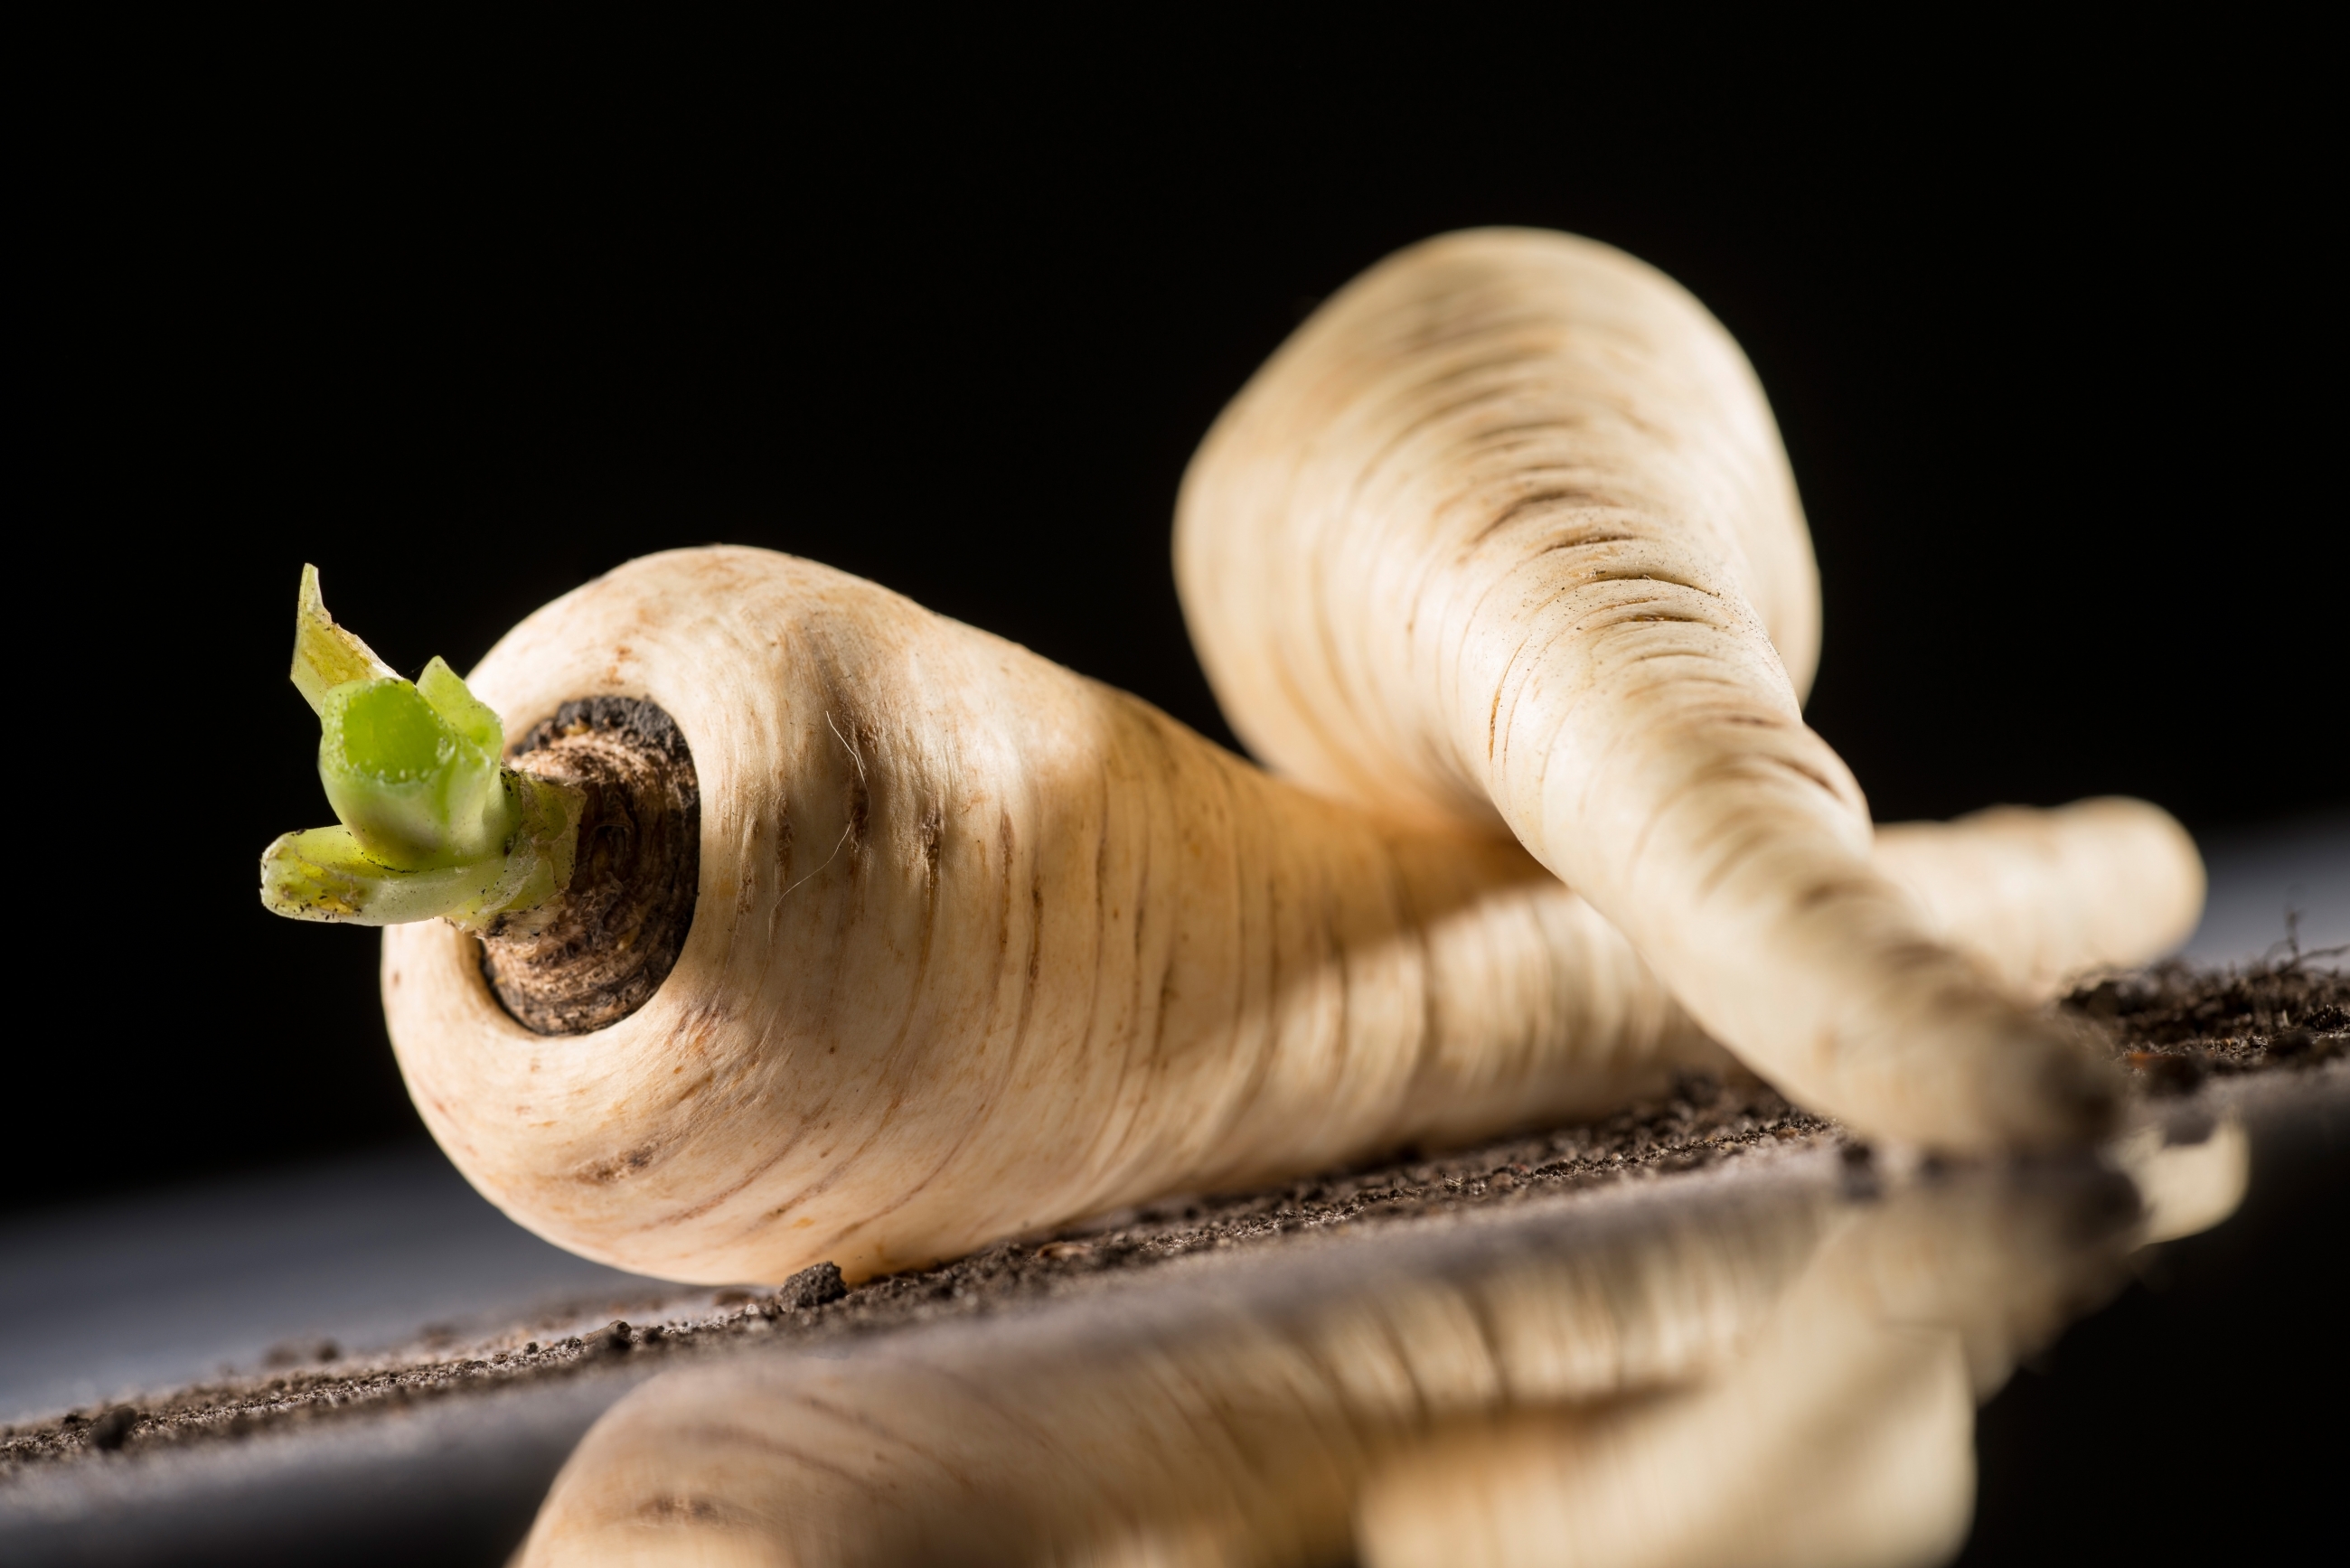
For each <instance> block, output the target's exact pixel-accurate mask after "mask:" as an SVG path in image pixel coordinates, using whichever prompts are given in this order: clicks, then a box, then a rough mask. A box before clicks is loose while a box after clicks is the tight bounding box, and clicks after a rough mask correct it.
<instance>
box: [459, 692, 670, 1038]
mask: <svg viewBox="0 0 2350 1568" xmlns="http://www.w3.org/2000/svg"><path fill="white" fill-rule="evenodd" d="M513 760H514V762H515V765H516V766H518V767H521V768H524V769H525V770H526V771H528V772H531V773H535V774H540V775H541V776H543V777H546V778H551V779H557V780H560V781H561V782H563V783H565V784H571V785H573V786H575V787H576V788H577V789H578V790H579V791H580V792H581V794H582V795H583V796H584V797H585V804H584V805H583V807H582V810H581V814H580V819H579V844H578V850H577V859H576V860H575V861H574V863H573V869H572V874H571V885H570V887H569V888H568V889H567V891H566V892H565V893H564V895H563V897H562V898H560V899H558V900H556V902H555V903H553V904H550V905H548V906H546V907H545V908H544V909H539V910H534V911H532V912H531V913H530V914H529V915H526V916H518V917H512V918H509V919H505V920H502V921H500V922H499V924H498V926H497V927H496V928H494V929H492V930H491V931H490V933H489V934H488V935H487V936H486V937H484V940H483V942H482V973H483V976H484V978H485V979H487V980H488V981H489V982H490V989H491V990H492V991H493V992H495V993H496V994H497V998H498V1000H499V1002H502V1003H504V1006H505V1010H506V1012H509V1013H511V1014H512V1015H513V1016H514V1018H515V1022H516V1023H520V1024H522V1026H523V1027H524V1028H525V1029H528V1030H531V1031H532V1032H534V1033H539V1034H584V1033H587V1032H588V1031H589V1030H593V1029H601V1028H604V1027H605V1026H606V1025H608V1024H612V1023H619V1021H620V1020H621V1019H623V1018H626V1017H627V1016H628V1015H629V1014H630V1013H631V1012H635V1011H636V1010H637V1009H638V1008H639V1007H642V1006H643V1005H644V1004H645V1003H646V1002H648V1001H650V999H651V997H652V994H653V992H656V991H658V990H660V982H661V981H664V980H666V979H667V978H669V971H671V969H672V968H674V967H675V966H676V963H677V955H678V954H679V953H680V952H681V951H683V950H684V948H685V938H686V933H687V932H688V931H690V930H691V929H692V928H693V905H694V898H695V895H696V893H697V891H698V888H699V884H700V881H701V876H702V786H701V781H700V779H699V778H698V776H697V775H696V774H695V773H694V771H693V753H692V752H691V750H690V749H689V748H688V747H687V745H686V743H685V735H684V733H683V732H681V731H680V730H679V729H678V727H677V722H676V721H674V720H672V719H671V717H670V716H669V714H668V713H666V712H665V711H662V710H661V709H660V708H659V707H657V706H655V705H654V704H652V703H650V702H646V701H639V700H638V699H636V698H633V697H590V698H588V699H587V700H586V701H578V702H566V703H565V704H564V705H563V706H562V707H561V708H559V709H557V710H556V714H555V717H554V718H552V719H549V720H547V721H546V722H543V723H541V724H539V725H538V726H537V727H536V728H535V729H533V730H532V731H531V732H530V733H529V734H528V735H527V736H525V738H524V739H523V741H522V742H521V743H520V744H519V745H517V746H515V748H514V749H513Z"/></svg>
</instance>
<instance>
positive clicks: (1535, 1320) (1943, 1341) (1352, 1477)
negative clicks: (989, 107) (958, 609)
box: [521, 1150, 2241, 1568]
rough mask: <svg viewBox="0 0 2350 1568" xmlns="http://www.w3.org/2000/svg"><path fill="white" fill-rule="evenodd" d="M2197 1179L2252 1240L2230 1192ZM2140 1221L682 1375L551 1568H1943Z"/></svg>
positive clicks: (1901, 1242)
mask: <svg viewBox="0 0 2350 1568" xmlns="http://www.w3.org/2000/svg"><path fill="white" fill-rule="evenodd" d="M2144 1152H2145V1153H2146V1154H2147V1156H2148V1157H2149V1158H2143V1159H2141V1161H2140V1162H2139V1163H2140V1168H2141V1172H2142V1174H2144V1173H2145V1172H2147V1171H2149V1170H2153V1169H2155V1168H2159V1167H2160V1166H2162V1165H2163V1164H2164V1163H2165V1161H2167V1160H2168V1159H2169V1158H2171V1156H2172V1155H2173V1154H2176V1153H2179V1152H2181V1151H2161V1152H2160V1153H2159V1154H2156V1153H2155V1152H2154V1151H2152V1150H2148V1151H2144ZM2185 1153H2186V1154H2187V1156H2188V1165H2189V1166H2191V1167H2192V1168H2193V1169H2192V1170H2182V1171H2181V1172H2179V1173H2178V1174H2180V1175H2182V1176H2187V1177H2190V1178H2198V1179H2199V1180H2200V1182H2201V1185H2202V1186H2204V1187H2206V1188H2209V1189H2210V1190H2209V1191H2206V1192H2204V1193H2203V1194H2202V1195H2201V1196H2200V1197H2199V1198H2198V1199H2196V1201H2195V1204H2194V1205H2193V1206H2194V1207H2195V1208H2197V1210H2199V1212H2201V1213H2204V1214H2207V1215H2217V1214H2218V1213H2220V1212H2221V1211H2223V1209H2224V1201H2223V1200H2224V1199H2226V1198H2227V1197H2228V1196H2229V1195H2230V1194H2231V1193H2232V1192H2234V1191H2239V1190H2241V1187H2240V1185H2239V1186H2234V1187H2230V1186H2229V1185H2228V1182H2227V1180H2226V1179H2225V1178H2224V1175H2222V1176H2221V1177H2220V1178H2219V1179H2217V1182H2216V1185H2215V1184H2214V1178H2213V1176H2212V1172H2214V1171H2215V1170H2218V1169H2219V1167H2220V1166H2221V1165H2224V1164H2225V1163H2226V1162H2225V1161H2224V1160H2222V1161H2218V1162H2215V1161H2213V1160H2211V1159H2209V1158H2203V1157H2200V1156H2197V1155H2195V1154H2194V1152H2193V1151H2185ZM2239 1180H2240V1175H2239ZM2174 1185H2176V1184H2174ZM1716 1201H1717V1204H1719V1199H1717V1200H1716ZM2131 1217H2132V1214H2131V1203H2130V1196H2129V1191H2128V1188H2127V1185H2126V1183H2124V1182H2122V1181H2120V1180H2119V1179H2116V1178H2113V1177H2110V1176H2108V1175H2106V1174H2105V1173H2103V1172H2101V1171H2097V1170H2095V1169H2089V1168H2083V1169H2080V1170H2077V1171H2075V1172H2074V1173H2072V1174H2071V1175H2069V1176H2068V1175H2065V1174H2064V1173H2061V1172H2060V1173H2055V1174H2054V1175H2053V1176H2046V1177H2045V1179H2040V1180H2036V1181H2035V1182H2034V1183H2033V1184H2032V1185H2028V1186H2026V1185H2006V1184H2002V1182H2001V1181H2000V1180H1999V1179H1995V1178H1992V1179H1956V1180H1952V1181H1950V1182H1948V1183H1946V1184H1944V1185H1941V1186H1939V1187H1934V1188H1929V1189H1912V1190H1908V1191H1903V1192H1898V1193H1896V1194H1895V1195H1893V1196H1892V1197H1891V1198H1889V1199H1887V1200H1885V1201H1883V1202H1881V1203H1877V1204H1873V1205H1866V1206H1861V1207H1844V1208H1841V1209H1839V1207H1838V1206H1837V1205H1836V1204H1835V1203H1834V1201H1833V1200H1832V1199H1828V1198H1827V1197H1826V1196H1825V1194H1824V1193H1822V1192H1820V1191H1819V1190H1818V1189H1798V1188H1790V1187H1784V1186H1782V1187H1779V1188H1777V1189H1773V1190H1767V1191H1764V1192H1763V1193H1759V1194H1749V1195H1748V1196H1747V1197H1746V1198H1745V1199H1742V1201H1740V1202H1739V1203H1738V1204H1736V1205H1735V1206H1731V1205H1726V1204H1720V1205H1719V1206H1717V1207H1712V1208H1710V1209H1709V1208H1704V1207H1692V1208H1691V1209H1690V1210H1681V1211H1675V1210H1669V1209H1664V1208H1661V1207H1658V1206H1648V1205H1643V1206H1640V1207H1639V1208H1638V1209H1637V1210H1633V1211H1632V1212H1630V1213H1629V1214H1627V1215H1626V1216H1624V1219H1625V1220H1628V1221H1629V1222H1628V1223H1626V1224H1623V1225H1620V1226H1619V1227H1617V1228H1612V1229H1600V1228H1596V1227H1594V1226H1592V1225H1590V1224H1589V1222H1588V1218H1587V1217H1586V1220H1585V1222H1584V1223H1582V1224H1579V1225H1578V1224H1577V1223H1576V1222H1575V1220H1574V1219H1573V1218H1572V1217H1570V1218H1567V1219H1565V1220H1562V1219H1561V1218H1560V1217H1557V1216H1555V1215H1554V1216H1551V1217H1547V1218H1545V1217H1543V1216H1540V1215H1536V1216H1531V1217H1520V1218H1518V1219H1516V1220H1510V1221H1507V1222H1503V1223H1497V1224H1489V1225H1485V1226H1482V1227H1477V1228H1473V1229H1463V1230H1461V1231H1453V1232H1451V1233H1449V1234H1442V1235H1439V1236H1436V1237H1432V1238H1430V1237H1419V1238H1410V1237H1404V1238H1388V1239H1382V1240H1381V1241H1378V1242H1376V1243H1361V1244H1353V1245H1342V1246H1339V1247H1336V1248H1333V1249H1331V1250H1329V1251H1324V1252H1321V1253H1309V1254H1305V1255H1304V1256H1303V1257H1284V1258H1283V1259H1282V1260H1281V1261H1280V1264H1279V1266H1278V1267H1276V1268H1274V1269H1269V1270H1259V1271H1254V1272H1242V1273H1240V1274H1239V1275H1238V1276H1237V1277H1236V1278H1226V1277H1223V1276H1222V1271H1218V1272H1212V1273H1210V1274H1208V1275H1206V1276H1205V1277H1198V1278H1194V1279H1193V1280H1192V1281H1191V1282H1185V1281H1183V1280H1182V1279H1180V1278H1178V1279H1176V1280H1174V1281H1172V1282H1167V1283H1164V1284H1162V1285H1161V1286H1160V1287H1159V1289H1157V1290H1156V1291H1154V1292H1153V1293H1152V1295H1151V1296H1150V1298H1149V1299H1148V1300H1147V1301H1141V1302H1138V1301H1136V1300H1135V1299H1134V1298H1133V1297H1132V1296H1131V1295H1130V1294H1128V1295H1121V1296H1120V1297H1118V1298H1117V1300H1116V1303H1115V1304H1114V1305H1113V1304H1109V1303H1093V1305H1092V1306H1091V1308H1090V1310H1088V1309H1087V1308H1086V1307H1082V1306H1078V1305H1076V1304H1074V1303H1071V1304H1065V1305H1064V1307H1063V1308H1062V1309H1060V1311H1059V1312H1058V1313H1057V1314H1055V1315H1053V1316H1048V1317H1045V1318H1044V1319H1041V1320H1029V1321H1026V1322H1020V1321H1014V1322H1012V1323H1008V1324H992V1325H989V1324H983V1325H966V1326H962V1327H958V1328H956V1329H951V1330H947V1331H943V1332H938V1333H934V1334H929V1335H917V1336H913V1337H911V1338H909V1339H907V1340H905V1341H903V1342H900V1343H898V1344H894V1345H892V1344H885V1345H881V1346H879V1347H876V1348H874V1349H871V1350H868V1351H865V1352H863V1353H860V1354H858V1355H853V1356H852V1357H851V1358H849V1359H847V1360H844V1361H838V1362H824V1361H811V1360H806V1359H801V1358H794V1357H788V1356H777V1357H774V1358H769V1357H758V1358H755V1359H746V1360H741V1361H735V1362H731V1363H729V1364H727V1365H725V1366H712V1367H708V1368H702V1369H697V1370H693V1371H686V1372H680V1373H673V1374H671V1375H669V1376H664V1377H662V1378H660V1379H657V1380H656V1381H655V1382H654V1383H652V1384H650V1385H649V1386H646V1387H645V1388H643V1389H641V1390H639V1392H637V1393H636V1394H634V1395H632V1396H631V1397H629V1398H628V1399H627V1400H625V1401H623V1402H622V1403H621V1404H620V1405H619V1406H617V1407H615V1408H614V1409H613V1410H612V1411H611V1412H610V1413H609V1414H608V1415H607V1416H606V1417H604V1419H603V1420H602V1421H601V1422H599V1423H598V1426H597V1428H595V1430H593V1431H592V1432H590V1433H589V1435H588V1436H587V1438H586V1439H585V1440H584V1441H583V1442H582V1443H581V1445H580V1447H579V1449H578V1450H577V1452H576V1453H575V1454H574V1455H573V1456H572V1458H571V1460H570V1462H569V1463H568V1464H567V1466H566V1467H565V1469H564V1472H563V1474H562V1476H561V1477H560V1478H558V1480H557V1481H556V1485H555V1487H554V1489H553V1490H552V1491H551V1492H550V1493H549V1495H548V1497H547V1500H546V1504H545V1505H544V1507H543V1508H542V1509H541V1511H540V1514H539V1519H538V1521H537V1524H536V1527H535V1529H534V1530H533V1532H532V1534H531V1538H530V1541H529V1542H528V1543H527V1545H526V1546H525V1551H524V1553H523V1556H522V1558H521V1561H522V1562H523V1563H526V1564H535V1565H539V1568H551V1565H554V1564H599V1563H777V1564H783V1563H790V1564H797V1565H800V1568H814V1565H816V1564H861V1563H916V1562H919V1563H1035V1562H1091V1563H1264V1564H1274V1563H1336V1562H1344V1561H1347V1558H1348V1556H1349V1544H1350V1538H1351V1540H1352V1544H1353V1547H1354V1551H1355V1553H1356V1554H1357V1555H1359V1556H1360V1557H1361V1559H1362V1560H1363V1561H1366V1562H1368V1563H1378V1564H1383V1565H1386V1568H1400V1565H1404V1564H1418V1563H1429V1564H1438V1563H1447V1564H1450V1563H1460V1564H1478V1563H1529V1564H1534V1563H1732V1562H1735V1563H1749V1562H1755V1563H1769V1562H1787V1563H1821V1564H1830V1563H1853V1564H1861V1563H1887V1564H1891V1563H1908V1562H1923V1561H1928V1560H1930V1559H1931V1558H1933V1557H1935V1556H1937V1555H1939V1554H1942V1553H1944V1552H1947V1551H1948V1550H1949V1549H1950V1547H1951V1546H1953V1545H1954V1544H1955V1543H1956V1540H1957V1537H1958V1535H1959V1534H1960V1533H1961V1532H1963V1530H1964V1527H1965V1522H1966V1518H1967V1513H1968V1507H1969V1503H1970V1497H1971V1484H1972V1475H1971V1455H1970V1440H1969V1439H1970V1417H1971V1410H1972V1405H1973V1400H1974V1398H1975V1397H1979V1396H1980V1395H1981V1394H1982V1393H1984V1392H1987V1391H1988V1390H1989V1389H1990V1388H1991V1387H1993V1386H1996V1385H1997V1384H1998V1383H1999V1381H2000V1380H2001V1379H2002V1377H2003V1376H2005V1373H2006V1370H2007V1368H2008V1366H2010V1365H2011V1364H2012V1360H2013V1358H2014V1357H2015V1356H2016V1355H2018V1354H2019V1353H2021V1352H2022V1351H2024V1350H2027V1349H2029V1348H2030V1347H2031V1346H2032V1345H2036V1344H2038V1343H2041V1342H2043V1341H2044V1340H2045V1339H2046V1338H2047V1337H2048V1335H2049V1334H2052V1333H2053V1332H2054V1330H2055V1329H2056V1328H2057V1327H2058V1326H2060V1325H2061V1324H2062V1323H2063V1321H2064V1317H2065V1315H2066V1314H2068V1313H2070V1312H2072V1311H2074V1310H2077V1309H2078V1308H2079V1307H2081V1306H2083V1305H2085V1304H2087V1303H2089V1302H2091V1301H2093V1300H2094V1299H2095V1296H2096V1294H2097V1293H2098V1292H2099V1291H2100V1290H2101V1289H2103V1288H2104V1287H2106V1285H2107V1284H2109V1283H2110V1282H2112V1281H2113V1280H2114V1279H2115V1278H2116V1266H2115V1265H2116V1262H2117V1260H2118V1259H2119V1258H2120V1256H2121V1255H2122V1252H2123V1251H2124V1249H2125V1248H2126V1247H2127V1246H2128V1245H2129V1244H2130V1243H2131V1242H2132V1241H2135V1240H2136V1238H2137V1235H2138V1234H2139V1232H2138V1231H2137V1230H2136V1229H2134V1228H2133V1226H2132V1224H2131ZM2158 1219H2159V1217H2158ZM1824 1237H1825V1241H1823V1238H1824ZM1350 1521H1352V1522H1351V1523H1350Z"/></svg>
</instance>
